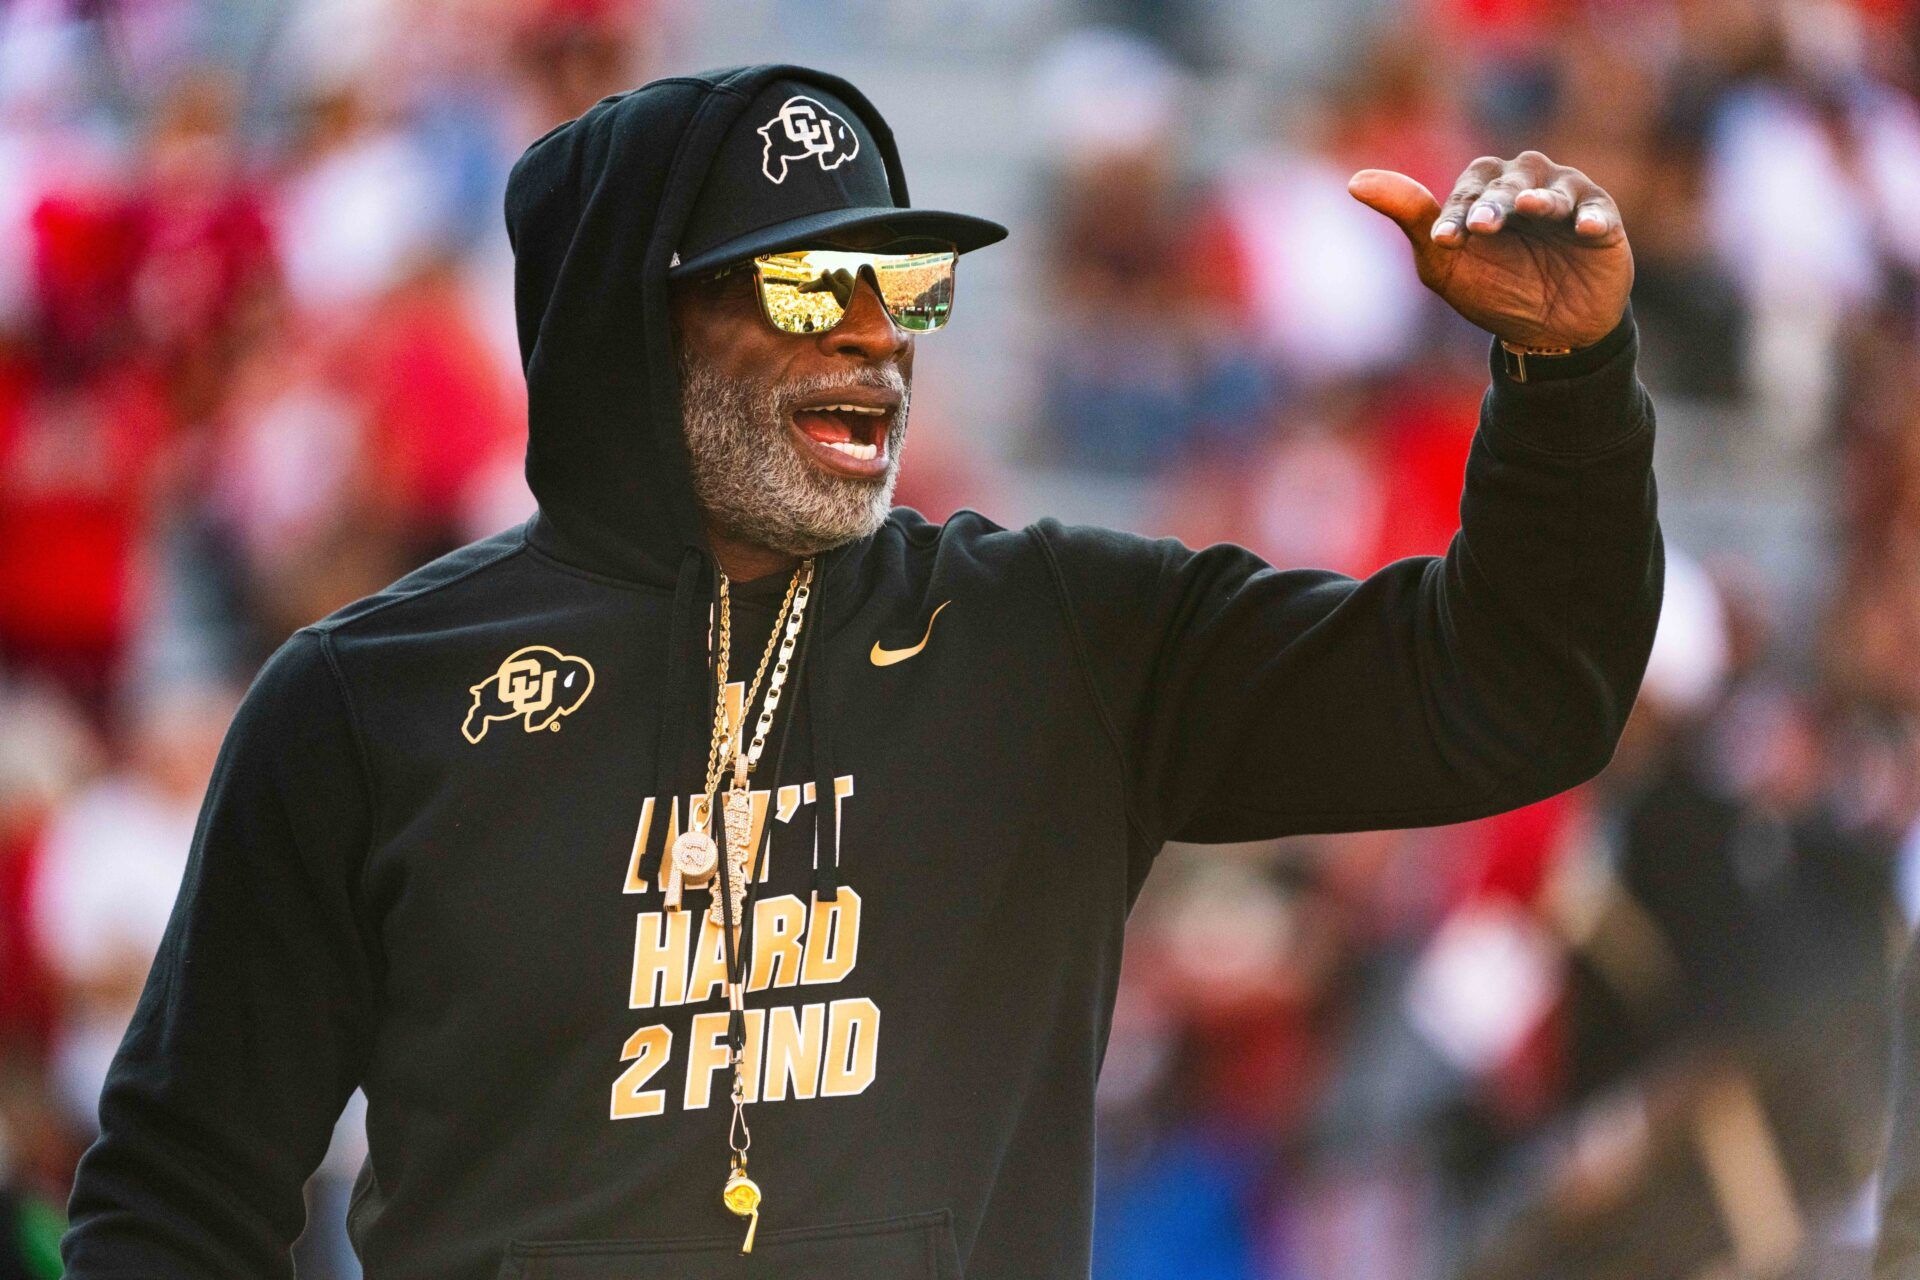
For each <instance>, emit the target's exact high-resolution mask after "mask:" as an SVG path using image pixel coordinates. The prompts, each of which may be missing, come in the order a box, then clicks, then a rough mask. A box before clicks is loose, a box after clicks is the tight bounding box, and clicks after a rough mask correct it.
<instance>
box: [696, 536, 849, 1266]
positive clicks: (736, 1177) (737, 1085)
mask: <svg viewBox="0 0 1920 1280" xmlns="http://www.w3.org/2000/svg"><path fill="white" fill-rule="evenodd" d="M812 585H813V560H812V558H811V557H809V558H808V559H806V560H803V561H801V563H800V567H799V568H798V569H796V570H794V573H793V580H792V581H791V582H789V583H788V584H787V594H786V598H785V599H784V600H782V601H781V602H780V611H779V613H778V614H777V615H776V616H775V618H774V620H773V630H772V631H771V632H770V633H769V634H768V636H767V647H766V648H765V649H764V650H763V651H762V652H761V654H760V666H759V668H758V669H757V670H756V671H755V672H754V673H753V683H752V684H751V685H750V686H749V687H748V689H747V692H746V697H745V698H744V699H743V700H742V701H741V704H740V714H741V718H742V719H743V720H744V719H745V717H746V714H747V712H749V711H751V710H752V709H753V700H754V698H755V697H756V696H757V695H758V693H759V691H760V681H761V679H762V678H763V677H765V676H766V675H767V662H768V660H769V659H771V658H773V657H774V650H775V648H776V646H777V647H778V649H779V658H778V659H777V660H776V661H775V662H774V664H773V676H772V679H771V680H769V681H768V684H767V697H766V701H765V702H763V703H762V704H761V707H760V717H759V719H758V720H757V721H756V722H755V723H754V726H753V737H752V739H751V740H749V742H748V744H747V747H746V749H745V750H742V751H735V750H734V749H733V746H732V744H733V734H732V733H730V732H729V731H728V725H727V672H728V662H729V659H730V656H731V652H732V648H733V608H732V597H731V595H730V593H729V591H728V581H727V575H726V572H725V571H724V570H722V571H721V573H720V619H719V628H718V630H719V636H718V640H719V653H718V655H717V656H716V657H715V658H714V674H715V676H716V681H715V683H716V684H717V685H718V689H719V691H718V693H717V695H716V697H715V700H714V709H713V737H712V740H711V741H710V743H709V745H708V747H707V785H706V791H705V794H704V795H702V796H701V797H700V799H699V800H698V801H697V802H696V803H697V804H698V806H699V809H698V812H697V813H696V812H695V811H694V809H693V808H691V807H690V808H689V809H688V811H687V829H686V830H685V831H683V832H681V833H680V835H679V836H678V837H676V838H675V840H674V842H673V867H672V869H671V870H670V871H669V872H668V876H667V894H666V906H667V909H668V910H678V909H679V908H680V895H681V884H682V881H683V879H685V880H695V881H699V880H704V879H705V878H706V877H709V876H712V875H713V873H714V871H716V870H717V869H718V867H719V861H720V857H719V849H718V847H717V846H716V845H715V844H714V840H713V836H712V834H711V833H710V832H709V830H708V827H709V826H710V824H711V822H712V817H713V801H714V793H715V791H716V790H718V788H719V786H720V777H721V775H722V774H723V773H724V772H725V771H726V766H727V763H728V760H729V758H731V761H732V764H733V779H732V782H731V784H730V785H729V786H728V788H727V799H726V808H725V822H726V830H725V834H726V839H727V876H726V882H725V884H724V885H722V884H719V883H716V884H715V885H714V886H713V904H712V906H711V907H710V908H709V909H708V918H709V919H710V920H712V921H713V923H714V924H715V925H717V926H718V927H720V928H724V929H727V930H728V931H729V932H730V934H732V937H731V939H730V942H731V944H732V948H733V951H735V952H737V950H738V945H739V930H740V926H741V924H742V918H743V916H744V914H745V911H746V905H747V875H748V870H749V867H748V864H749V861H750V859H751V857H752V853H753V847H752V845H753V842H752V837H751V834H750V833H751V829H752V825H753V794H752V792H750V791H749V790H748V789H747V779H748V777H749V775H751V774H752V772H753V770H754V767H755V766H757V765H758V764H759V763H760V754H761V752H762V751H764V750H765V749H766V745H767V734H768V732H769V731H771V730H772V728H773V714H774V712H775V711H776V710H778V709H779V707H780V692H781V690H782V688H784V687H785V685H786V681H787V672H788V670H789V669H790V668H791V666H792V663H793V653H794V647H795V645H796V644H797V643H798V641H799V638H800V624H801V623H802V621H804V619H805V617H806V612H807V600H808V597H809V595H810V593H811V588H812ZM730 954H731V953H730ZM736 967H737V968H738V969H739V970H740V972H739V973H737V974H736V973H735V972H734V969H735V968H736ZM746 967H747V966H746V962H745V961H744V960H743V959H742V960H737V961H736V962H735V963H734V964H731V965H729V967H728V973H727V1007H728V1010H729V1013H730V1018H729V1021H731V1022H735V1023H736V1025H737V1020H738V1019H740V1018H742V1017H744V1016H745V1010H744V1007H743V995H742V990H741V987H742V980H743V979H744V978H745V976H746V973H745V970H746ZM728 1058H729V1064H728V1065H730V1066H731V1067H732V1068H733V1119H732V1121H731V1123H729V1124H728V1126H727V1147H728V1149H729V1150H730V1151H731V1152H732V1158H731V1159H730V1161H729V1162H728V1171H727V1181H726V1185H725V1186H723V1187H722V1188H721V1190H720V1202H721V1203H722V1204H724V1205H725V1206H726V1207H727V1208H728V1209H729V1210H731V1211H732V1212H733V1213H734V1214H735V1215H736V1216H738V1217H742V1218H746V1219H747V1220H748V1221H747V1238H746V1240H745V1241H744V1242H743V1243H742V1244H741V1246H740V1252H741V1253H752V1252H753V1235H754V1232H756V1231H758V1230H759V1229H760V1199H761V1196H760V1185H759V1184H758V1183H757V1182H755V1181H754V1180H753V1179H752V1178H750V1177H748V1176H747V1149H748V1148H749V1147H750V1146H752V1145H753V1134H752V1132H751V1131H750V1130H749V1129H748V1128H747V1115H746V1103H747V1093H746V1088H747V1086H746V1055H745V1053H744V1052H743V1051H742V1050H741V1048H740V1047H739V1046H738V1044H737V1043H736V1044H734V1045H731V1046H729V1048H728Z"/></svg>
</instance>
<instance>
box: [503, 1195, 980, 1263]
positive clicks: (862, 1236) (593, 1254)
mask: <svg viewBox="0 0 1920 1280" xmlns="http://www.w3.org/2000/svg"><path fill="white" fill-rule="evenodd" d="M744 1231H745V1229H744V1227H743V1228H742V1230H741V1231H734V1232H729V1233H727V1234H726V1235H720V1236H698V1237H692V1238H686V1237H683V1238H681V1239H677V1240H550V1241H527V1242H520V1241H516V1242H514V1243H513V1244H510V1245H508V1246H507V1256H506V1259H505V1261H504V1262H503V1263H502V1265H501V1267H500V1276H499V1280H740V1278H741V1277H755V1278H756V1280H961V1275H960V1255H959V1252H958V1250H957V1249H956V1248H955V1245H954V1240H953V1213H952V1211H951V1210H948V1209H938V1210H934V1211H932V1212H929V1213H915V1214H908V1215H905V1216H902V1217H898V1218H880V1219H876V1220H874V1221H871V1222H845V1223H836V1224H834V1225H831V1226H822V1227H789V1228H786V1229H784V1230H780V1231H765V1230H763V1231H761V1232H760V1233H759V1234H758V1235H756V1236H755V1237H754V1241H753V1252H752V1253H749V1254H743V1253H741V1252H740V1240H741V1237H742V1236H743V1234H744Z"/></svg>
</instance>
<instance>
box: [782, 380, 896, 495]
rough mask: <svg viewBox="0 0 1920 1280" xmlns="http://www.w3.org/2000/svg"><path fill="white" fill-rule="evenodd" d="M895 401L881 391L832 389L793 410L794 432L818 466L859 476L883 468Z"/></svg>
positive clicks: (883, 470)
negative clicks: (829, 393)
mask: <svg viewBox="0 0 1920 1280" xmlns="http://www.w3.org/2000/svg"><path fill="white" fill-rule="evenodd" d="M898 408H899V402H898V401H897V400H895V399H894V398H893V397H892V396H890V395H885V394H884V393H875V392H864V393H861V394H859V395H854V394H853V393H851V392H842V393H836V396H835V397H834V398H822V399H820V400H818V401H816V402H815V403H812V404H804V405H801V406H799V407H798V408H796V409H795V410H794V411H793V414H792V418H791V421H792V423H793V429H794V434H796V435H797V436H799V438H800V440H801V441H802V442H803V444H804V452H805V453H806V454H807V455H808V456H809V457H811V458H813V459H814V461H815V462H817V463H818V464H819V465H820V466H821V467H823V468H825V469H826V470H828V471H832V472H834V473H836V474H839V475H845V476H852V477H856V478H860V479H871V478H873V477H876V476H883V475H885V474H886V471H887V461H888V459H887V440H888V437H889V435H890V434H891V432H890V431H889V426H890V425H891V423H892V422H893V415H894V413H895V412H896V411H897V410H898Z"/></svg>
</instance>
